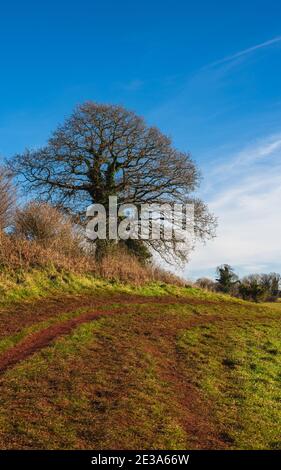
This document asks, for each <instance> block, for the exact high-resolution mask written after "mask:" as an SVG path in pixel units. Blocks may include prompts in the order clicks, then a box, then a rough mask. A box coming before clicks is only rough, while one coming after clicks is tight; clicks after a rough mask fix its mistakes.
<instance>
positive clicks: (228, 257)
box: [186, 136, 281, 277]
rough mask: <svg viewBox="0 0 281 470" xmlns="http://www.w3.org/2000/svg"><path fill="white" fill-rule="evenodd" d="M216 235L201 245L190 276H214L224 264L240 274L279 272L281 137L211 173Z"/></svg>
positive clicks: (242, 154)
mask: <svg viewBox="0 0 281 470" xmlns="http://www.w3.org/2000/svg"><path fill="white" fill-rule="evenodd" d="M206 179H207V183H208V184H209V187H210V188H211V190H212V194H213V195H212V197H210V200H209V206H210V208H211V210H212V211H213V212H214V213H215V214H216V215H217V216H218V218H219V228H218V236H217V238H216V239H215V240H214V241H211V242H208V243H207V244H206V245H205V246H198V247H197V250H196V251H195V252H194V253H193V256H192V261H191V263H190V264H189V265H188V266H187V270H186V273H187V276H193V277H198V276H201V275H205V274H210V273H212V272H214V270H215V267H216V266H218V265H220V264H222V263H229V264H231V265H233V266H235V267H236V268H237V269H238V270H239V271H240V273H242V274H243V273H246V272H255V271H264V270H267V271H268V270H278V269H279V270H281V211H280V203H281V139H280V136H273V137H270V138H268V139H265V140H264V141H259V142H258V143H255V144H254V145H253V146H250V147H248V148H247V149H244V150H242V151H241V152H239V153H238V154H237V155H234V156H233V157H232V158H231V161H230V162H229V164H228V165H227V166H226V165H221V166H220V167H219V168H218V169H216V170H214V171H213V172H212V173H210V174H209V175H208V177H207V178H206Z"/></svg>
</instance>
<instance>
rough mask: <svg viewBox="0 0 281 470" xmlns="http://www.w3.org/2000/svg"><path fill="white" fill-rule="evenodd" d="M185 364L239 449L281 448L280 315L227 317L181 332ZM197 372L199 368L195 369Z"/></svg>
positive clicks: (228, 437) (179, 346)
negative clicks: (257, 317) (238, 318)
mask: <svg viewBox="0 0 281 470" xmlns="http://www.w3.org/2000/svg"><path fill="white" fill-rule="evenodd" d="M178 348H179V350H180V351H181V357H182V362H183V368H184V370H185V374H186V375H187V376H188V375H189V374H192V376H193V378H194V377H196V380H197V381H198V383H199V388H200V390H201V391H202V393H203V395H204V396H205V397H206V399H208V400H211V401H212V403H213V405H212V406H213V409H214V419H215V420H216V421H217V426H218V428H220V429H221V433H222V434H223V435H224V436H225V438H226V440H227V441H228V442H229V443H230V445H231V447H233V448H238V449H277V448H279V449H280V448H281V392H280V385H281V373H280V371H281V332H280V316H278V318H270V319H265V320H262V321H261V322H258V323H257V322H256V318H255V316H254V315H253V319H250V320H249V319H247V320H246V321H245V320H243V318H242V319H241V322H240V323H239V322H238V321H237V319H236V318H235V319H227V318H226V319H225V320H224V321H223V322H222V323H218V324H216V325H210V326H201V327H198V328H195V329H193V330H192V331H184V332H182V333H181V334H180V335H179V337H178ZM194 372H195V373H194Z"/></svg>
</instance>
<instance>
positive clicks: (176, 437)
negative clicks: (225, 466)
mask: <svg viewBox="0 0 281 470" xmlns="http://www.w3.org/2000/svg"><path fill="white" fill-rule="evenodd" d="M0 317H1V318H0V319H1V321H0V343H1V341H2V342H3V341H6V339H7V338H12V340H11V342H10V343H7V344H6V346H5V348H4V349H1V350H2V353H0V374H1V375H0V397H1V398H0V423H1V430H0V448H2V449H7V448H14V449H15V448H16V449H40V448H46V449H66V448H68V449H90V448H91V449H110V448H112V449H123V448H128V449H134V448H139V449H147V448H153V449H157V448H159V449H186V448H194V449H227V448H247V446H248V447H249V448H255V447H257V448H261V447H262V446H263V445H264V446H265V447H266V448H279V447H278V446H279V441H278V426H279V422H280V421H279V420H280V419H281V410H280V409H279V407H280V403H281V400H280V402H279V401H278V399H279V395H278V390H279V385H278V381H280V377H279V376H280V372H278V370H279V369H278V367H279V355H280V356H281V342H280V341H279V336H278V335H279V333H278V331H279V330H278V328H277V326H278V324H279V321H280V319H281V309H278V308H275V310H274V309H270V308H268V307H266V306H256V305H253V304H246V303H243V302H241V303H237V302H232V301H231V300H230V299H227V298H226V299H225V300H224V299H223V298H221V299H219V298H216V297H215V296H212V295H210V296H209V298H208V297H207V298H205V297H198V296H196V295H190V296H186V295H183V296H173V295H162V296H145V295H140V294H138V295H136V294H127V293H114V294H111V295H108V294H106V295H104V294H100V295H95V296H91V295H80V296H74V295H73V296H67V297H64V298H63V299H60V298H53V299H44V300H40V301H36V302H32V303H31V302H29V303H25V304H22V305H20V306H14V307H12V306H10V307H9V309H6V310H2V312H1V313H0ZM1 338H2V339H1ZM256 342H257V344H256ZM0 346H1V344H0ZM261 370H262V373H261ZM261 374H262V375H261ZM278 374H279V375H278ZM267 381H269V382H268V383H269V385H270V387H269V386H268V384H267ZM256 383H258V387H259V388H258V394H256V395H255V393H256V385H255V384H256ZM261 399H263V400H264V407H263V411H262V412H260V416H261V418H262V419H261V422H259V425H258V426H257V425H256V420H258V418H259V411H258V410H259V406H260V402H259V400H261ZM267 405H268V406H269V407H271V409H274V415H272V416H271V415H270V413H269V414H268V415H266V414H265V409H266V406H267ZM248 429H252V431H248ZM246 430H247V432H246ZM250 434H251V441H249V439H248V438H247V435H250ZM266 436H268V438H267V437H266ZM247 439H248V440H247ZM280 447H281V443H280Z"/></svg>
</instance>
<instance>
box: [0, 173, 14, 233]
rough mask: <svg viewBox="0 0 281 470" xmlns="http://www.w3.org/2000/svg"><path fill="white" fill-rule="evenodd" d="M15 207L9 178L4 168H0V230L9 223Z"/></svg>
mask: <svg viewBox="0 0 281 470" xmlns="http://www.w3.org/2000/svg"><path fill="white" fill-rule="evenodd" d="M14 206H15V196H14V188H13V186H12V182H11V178H10V176H9V174H8V173H7V171H6V170H5V169H4V168H0V230H1V231H2V230H4V229H5V228H7V227H8V226H9V225H10V223H11V218H12V215H13V211H14Z"/></svg>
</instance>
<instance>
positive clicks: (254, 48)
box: [204, 36, 281, 68]
mask: <svg viewBox="0 0 281 470" xmlns="http://www.w3.org/2000/svg"><path fill="white" fill-rule="evenodd" d="M280 42H281V36H277V37H275V38H273V39H269V40H268V41H265V42H262V43H260V44H256V45H254V46H251V47H248V48H247V49H243V50H242V51H239V52H236V53H235V54H231V55H229V56H226V57H223V58H222V59H219V60H216V61H215V62H212V63H211V64H208V65H206V67H204V68H211V67H215V66H216V65H221V64H224V63H226V62H230V61H232V60H235V59H238V58H240V57H243V56H245V55H248V54H251V53H252V52H255V51H257V50H259V49H264V48H265V47H269V46H272V45H273V44H278V43H280Z"/></svg>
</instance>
